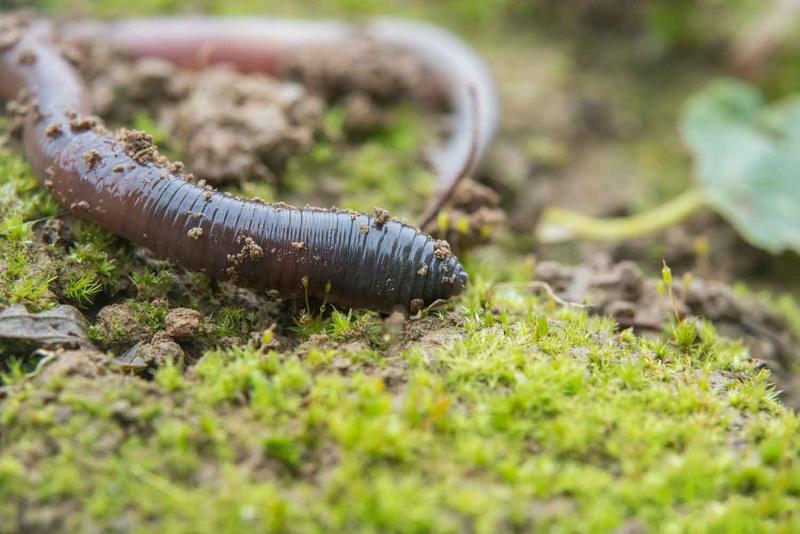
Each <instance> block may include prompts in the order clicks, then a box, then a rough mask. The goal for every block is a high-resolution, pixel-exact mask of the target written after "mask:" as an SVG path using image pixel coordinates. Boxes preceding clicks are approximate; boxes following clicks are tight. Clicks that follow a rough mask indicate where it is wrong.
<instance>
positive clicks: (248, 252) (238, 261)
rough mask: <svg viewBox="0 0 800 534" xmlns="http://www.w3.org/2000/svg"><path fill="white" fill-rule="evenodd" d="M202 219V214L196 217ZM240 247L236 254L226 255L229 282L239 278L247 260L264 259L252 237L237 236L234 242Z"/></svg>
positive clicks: (260, 249)
mask: <svg viewBox="0 0 800 534" xmlns="http://www.w3.org/2000/svg"><path fill="white" fill-rule="evenodd" d="M198 216H199V217H202V216H203V214H202V213H200V214H199V215H198ZM236 242H237V244H239V245H241V246H242V248H241V250H240V251H239V252H238V253H236V254H228V264H229V265H228V268H227V269H226V272H227V273H228V276H229V277H230V279H231V280H236V279H238V278H239V275H240V273H241V268H242V266H243V265H244V263H245V262H246V261H247V260H251V261H254V262H255V261H258V260H260V259H261V258H263V257H264V249H263V248H261V247H260V246H259V245H258V244H257V243H256V242H255V241H254V240H253V238H252V237H243V236H239V237H238V239H237V240H236Z"/></svg>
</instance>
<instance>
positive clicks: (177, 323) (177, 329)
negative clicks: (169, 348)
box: [165, 308, 203, 341]
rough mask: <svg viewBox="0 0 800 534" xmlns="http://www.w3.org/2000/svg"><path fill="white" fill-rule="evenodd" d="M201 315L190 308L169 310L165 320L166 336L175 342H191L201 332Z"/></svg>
mask: <svg viewBox="0 0 800 534" xmlns="http://www.w3.org/2000/svg"><path fill="white" fill-rule="evenodd" d="M202 320H203V315H202V314H201V313H200V312H199V311H197V310H193V309H191V308H175V309H173V310H170V312H169V313H168V314H167V318H166V328H165V332H166V335H167V336H169V337H171V338H173V339H175V340H177V341H191V340H192V339H193V338H195V337H196V336H197V335H198V334H200V333H201V331H202V326H203V323H202Z"/></svg>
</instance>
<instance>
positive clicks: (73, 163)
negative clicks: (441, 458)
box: [0, 23, 468, 312]
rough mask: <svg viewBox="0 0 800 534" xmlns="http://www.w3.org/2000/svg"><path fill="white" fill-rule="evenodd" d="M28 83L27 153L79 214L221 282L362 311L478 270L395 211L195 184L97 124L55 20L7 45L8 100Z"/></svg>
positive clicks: (1, 94) (3, 57)
mask: <svg viewBox="0 0 800 534" xmlns="http://www.w3.org/2000/svg"><path fill="white" fill-rule="evenodd" d="M21 90H27V91H28V92H29V93H30V94H31V96H32V98H34V99H35V101H34V103H35V105H34V106H32V110H31V111H29V112H28V113H27V114H26V117H25V124H24V130H23V144H24V150H25V154H26V156H27V158H28V160H29V162H30V165H31V169H32V171H33V173H34V174H35V175H36V176H37V177H38V178H39V179H40V181H41V182H42V183H43V185H44V186H45V187H47V188H48V189H49V190H50V191H51V192H52V193H53V195H54V196H55V197H56V198H57V199H58V201H59V202H60V203H61V204H62V205H63V206H64V207H66V208H68V209H69V210H70V211H72V212H73V213H75V214H76V215H78V216H80V217H82V218H86V219H89V220H92V221H94V222H96V223H97V224H99V225H100V226H102V227H104V228H106V229H108V230H110V231H111V232H113V233H115V234H117V235H120V236H122V237H125V238H127V239H129V240H131V241H134V242H136V243H138V244H140V245H143V246H145V247H147V248H149V249H151V250H152V251H153V252H154V253H155V254H157V255H159V256H161V257H165V258H169V259H172V260H175V261H177V262H178V263H180V264H182V265H184V266H185V267H187V268H189V269H193V270H200V271H204V272H206V273H208V274H209V275H211V276H213V277H215V278H218V279H232V280H234V281H235V282H236V283H238V284H240V285H242V286H246V287H252V288H258V289H273V290H277V291H278V292H279V293H280V294H281V295H283V296H285V297H289V298H293V297H301V296H303V295H304V294H306V293H307V294H308V295H309V296H312V297H318V298H320V299H327V301H328V302H331V303H334V304H338V305H342V306H349V307H354V308H371V309H376V310H380V311H385V312H388V311H391V310H393V309H396V308H397V307H402V308H405V309H412V310H414V309H418V308H419V307H421V306H424V305H426V304H429V303H432V302H434V301H436V300H438V299H446V298H449V297H451V296H453V295H457V294H459V293H460V292H461V291H462V290H463V288H464V286H465V284H466V283H467V280H468V277H467V274H466V273H465V272H464V270H463V268H462V266H461V265H460V263H459V262H458V260H457V259H456V257H455V256H453V255H452V254H451V253H450V251H449V249H448V247H447V246H446V244H444V243H443V242H438V241H436V240H434V239H432V238H431V237H430V236H428V235H426V234H424V233H422V232H421V231H419V230H418V229H417V228H415V227H412V226H409V225H407V224H403V223H400V222H397V221H394V220H384V217H377V218H374V217H368V216H366V215H362V214H356V213H352V212H346V211H336V210H321V209H313V208H312V209H309V208H306V209H298V208H294V207H290V206H286V205H281V204H274V205H271V204H265V203H263V202H259V201H256V200H243V199H240V198H237V197H234V196H231V195H228V194H224V193H219V192H215V191H212V190H209V189H208V188H206V187H202V186H201V185H199V184H196V183H193V182H191V181H188V180H187V179H186V177H185V176H183V175H182V174H180V172H179V171H180V170H181V169H180V168H179V167H177V168H176V167H175V166H174V165H172V164H169V163H168V162H166V161H163V160H160V159H158V158H152V157H150V156H151V152H149V150H150V149H149V147H148V144H147V142H146V140H145V142H143V141H142V136H140V135H138V134H132V135H128V136H123V137H120V136H114V135H113V134H111V133H109V132H107V131H106V130H105V129H104V128H103V127H102V126H101V125H99V124H98V125H96V126H95V125H93V124H92V123H91V122H87V121H86V120H84V119H85V117H87V115H88V114H89V113H90V111H91V109H90V103H89V101H88V98H87V92H86V90H85V88H84V85H83V82H82V80H81V79H80V77H79V76H78V74H77V73H76V71H75V70H74V69H73V68H72V66H71V65H70V64H69V63H68V62H67V61H66V60H64V59H63V58H62V57H61V55H60V53H59V51H57V50H56V48H55V47H54V46H53V45H52V43H51V40H50V29H49V26H48V25H47V24H46V23H36V24H35V25H32V26H31V27H29V28H27V29H26V30H25V32H24V33H23V34H22V36H21V38H20V39H19V40H18V41H16V42H14V43H12V44H11V45H8V44H6V47H5V48H4V49H2V50H0V99H5V100H9V99H11V98H13V97H16V96H17V95H18V93H19V92H20V91H21Z"/></svg>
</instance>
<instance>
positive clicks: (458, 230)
mask: <svg viewBox="0 0 800 534" xmlns="http://www.w3.org/2000/svg"><path fill="white" fill-rule="evenodd" d="M443 210H444V211H445V212H446V214H447V219H448V220H449V221H450V223H449V224H448V225H447V228H446V229H445V230H444V232H442V229H441V228H439V223H438V221H436V220H434V221H433V222H432V223H431V224H430V225H429V226H428V227H426V228H425V230H426V231H428V232H431V233H434V234H438V235H441V237H443V238H446V239H447V241H448V242H449V243H452V247H453V248H454V250H463V249H465V248H468V247H470V246H473V245H475V244H476V243H480V242H484V241H486V240H487V238H488V237H489V236H490V235H491V233H492V229H493V228H495V227H497V226H499V225H500V224H502V223H503V222H504V221H505V220H506V214H505V211H503V210H502V209H501V208H500V195H499V194H498V193H497V192H496V191H494V190H493V189H491V188H490V187H488V186H486V185H483V184H479V183H478V182H475V181H474V180H471V179H466V180H464V181H462V182H461V184H460V185H459V186H458V188H457V189H456V191H455V193H454V194H453V197H452V198H451V199H450V200H449V201H448V203H447V205H446V206H445V207H444V208H443Z"/></svg>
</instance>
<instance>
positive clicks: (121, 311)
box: [95, 304, 153, 354]
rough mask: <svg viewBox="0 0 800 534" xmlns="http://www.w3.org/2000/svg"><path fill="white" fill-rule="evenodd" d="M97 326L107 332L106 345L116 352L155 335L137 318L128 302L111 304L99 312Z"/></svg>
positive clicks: (119, 352)
mask: <svg viewBox="0 0 800 534" xmlns="http://www.w3.org/2000/svg"><path fill="white" fill-rule="evenodd" d="M95 328H97V329H98V330H99V331H100V332H102V333H104V334H105V338H104V345H105V348H108V349H109V350H111V351H112V352H114V353H116V354H122V353H124V352H125V351H127V349H129V348H130V347H131V346H132V345H134V344H136V343H137V342H146V341H149V340H150V338H151V337H152V335H153V332H152V331H151V330H148V329H147V328H146V327H145V326H143V325H142V324H141V323H140V322H139V321H137V319H136V315H135V314H134V311H133V309H132V308H131V307H130V306H129V305H127V304H111V305H110V306H106V307H105V308H103V309H101V310H100V312H99V313H98V314H97V320H96V323H95Z"/></svg>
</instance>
